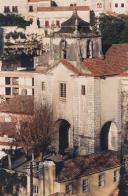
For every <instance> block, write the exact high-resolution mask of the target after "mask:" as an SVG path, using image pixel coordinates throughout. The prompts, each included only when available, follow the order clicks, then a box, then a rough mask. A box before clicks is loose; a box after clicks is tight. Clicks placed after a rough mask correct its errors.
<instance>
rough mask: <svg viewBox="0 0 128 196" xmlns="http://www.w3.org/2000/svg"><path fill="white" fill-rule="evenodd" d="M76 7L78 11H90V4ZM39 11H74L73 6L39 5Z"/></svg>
mask: <svg viewBox="0 0 128 196" xmlns="http://www.w3.org/2000/svg"><path fill="white" fill-rule="evenodd" d="M76 9H77V10H78V11H89V10H90V8H89V7H88V6H77V7H76ZM37 11H38V12H45V11H47V12H48V11H51V12H56V11H74V7H73V6H63V7H60V6H57V7H38V8H37Z"/></svg>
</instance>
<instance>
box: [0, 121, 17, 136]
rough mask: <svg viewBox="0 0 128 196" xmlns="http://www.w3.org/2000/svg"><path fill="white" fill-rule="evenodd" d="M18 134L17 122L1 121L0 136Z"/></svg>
mask: <svg viewBox="0 0 128 196" xmlns="http://www.w3.org/2000/svg"><path fill="white" fill-rule="evenodd" d="M15 134H16V124H15V123H12V122H8V123H6V122H3V123H0V136H1V137H3V136H4V135H7V136H8V137H10V138H12V137H14V135H15Z"/></svg>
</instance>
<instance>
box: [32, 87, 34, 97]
mask: <svg viewBox="0 0 128 196" xmlns="http://www.w3.org/2000/svg"><path fill="white" fill-rule="evenodd" d="M32 95H33V96H34V88H33V89H32Z"/></svg>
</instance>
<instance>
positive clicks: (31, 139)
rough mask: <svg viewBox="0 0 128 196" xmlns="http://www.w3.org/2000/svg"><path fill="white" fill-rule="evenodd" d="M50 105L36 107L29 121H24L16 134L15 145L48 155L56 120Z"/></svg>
mask: <svg viewBox="0 0 128 196" xmlns="http://www.w3.org/2000/svg"><path fill="white" fill-rule="evenodd" d="M53 119H54V118H53V111H52V108H51V106H50V105H48V104H44V105H41V106H40V107H38V108H36V109H35V112H34V115H33V117H32V119H30V121H29V122H22V123H21V126H20V129H19V132H18V133H17V134H16V136H15V145H16V144H18V145H20V146H21V147H23V149H24V150H25V152H26V153H28V151H32V152H34V153H35V152H36V153H42V155H46V154H47V153H48V149H49V147H50V146H51V145H52V143H53V141H54V120H53Z"/></svg>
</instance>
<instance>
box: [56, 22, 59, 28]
mask: <svg viewBox="0 0 128 196" xmlns="http://www.w3.org/2000/svg"><path fill="white" fill-rule="evenodd" d="M56 26H57V27H59V28H60V21H59V20H57V21H56Z"/></svg>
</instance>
